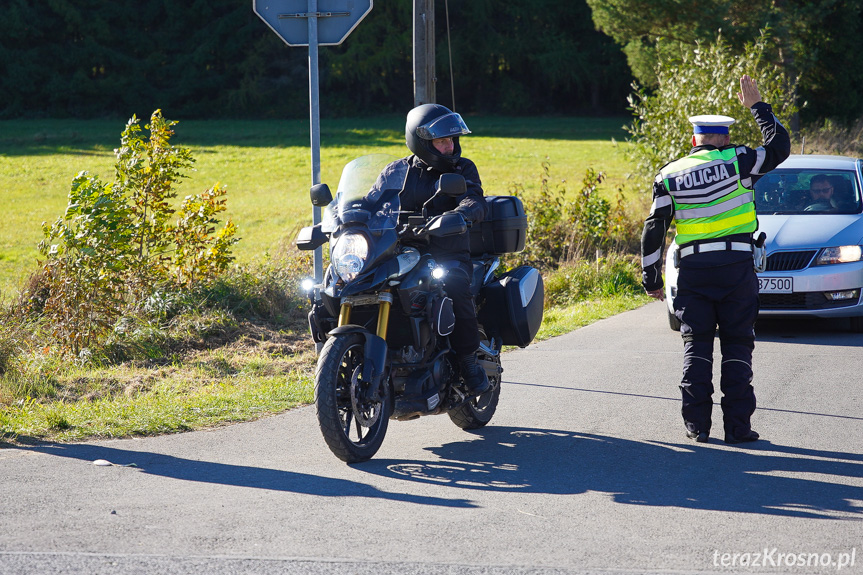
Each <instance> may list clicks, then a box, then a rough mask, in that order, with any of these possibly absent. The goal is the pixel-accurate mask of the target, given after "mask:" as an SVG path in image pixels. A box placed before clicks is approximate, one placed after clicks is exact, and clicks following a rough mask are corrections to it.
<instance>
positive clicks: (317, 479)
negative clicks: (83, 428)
mask: <svg viewBox="0 0 863 575" xmlns="http://www.w3.org/2000/svg"><path fill="white" fill-rule="evenodd" d="M25 449H26V450H27V451H34V452H38V453H45V454H50V455H56V456H58V457H69V458H72V459H80V460H82V461H86V462H93V461H97V460H99V459H104V460H106V461H109V462H111V463H112V464H114V465H118V466H130V467H134V468H136V469H138V470H140V471H141V472H142V473H147V474H150V475H156V476H161V477H167V478H171V479H179V480H182V481H196V482H202V483H213V484H217V485H233V486H237V487H251V488H255V489H266V490H271V491H289V492H293V493H301V494H307V495H318V496H323V497H371V498H375V499H388V500H391V501H403V502H405V503H417V504H420V505H437V506H442V507H458V508H469V507H476V505H475V504H474V503H472V502H471V501H469V500H467V499H451V498H441V497H427V496H420V495H411V494H407V493H399V492H387V491H382V490H380V489H378V488H376V487H373V486H371V485H367V484H365V483H360V482H357V481H350V480H347V479H337V478H333V477H324V476H321V475H310V474H307V473H296V472H293V471H284V470H279V469H267V468H263V467H251V466H243V465H230V464H226V463H214V462H211V461H196V460H193V459H184V458H181V457H174V456H171V455H163V454H160V453H150V452H146V451H131V450H126V449H115V448H113V447H104V446H99V445H91V444H44V445H38V446H33V447H28V448H25ZM326 455H327V456H329V453H327V454H326Z"/></svg>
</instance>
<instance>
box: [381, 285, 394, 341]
mask: <svg viewBox="0 0 863 575" xmlns="http://www.w3.org/2000/svg"><path fill="white" fill-rule="evenodd" d="M384 293H386V292H384ZM381 295H383V294H381ZM386 295H390V294H389V293H387V294H386ZM391 305H393V302H392V296H390V299H389V300H386V299H381V305H380V307H378V337H379V338H381V339H382V340H384V341H386V339H387V324H388V323H389V321H390V306H391Z"/></svg>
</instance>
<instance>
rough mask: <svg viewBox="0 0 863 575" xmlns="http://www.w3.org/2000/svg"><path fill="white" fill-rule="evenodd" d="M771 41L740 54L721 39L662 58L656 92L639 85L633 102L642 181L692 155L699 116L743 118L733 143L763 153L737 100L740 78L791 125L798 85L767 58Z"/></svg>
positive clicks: (634, 151)
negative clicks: (754, 85)
mask: <svg viewBox="0 0 863 575" xmlns="http://www.w3.org/2000/svg"><path fill="white" fill-rule="evenodd" d="M766 49H767V36H766V35H765V34H762V35H761V36H760V37H759V38H758V39H757V40H756V41H755V42H754V43H752V44H749V45H747V46H746V47H745V49H744V52H743V54H735V53H733V52H732V50H731V49H730V48H729V46H728V45H727V44H726V43H725V42H724V41H723V39H722V37H721V36H720V37H719V38H718V39H717V40H716V42H714V43H712V44H702V43H699V44H698V45H697V47H696V49H695V50H692V51H691V52H688V53H684V54H683V56H682V58H681V59H680V60H677V59H668V58H667V57H660V59H659V64H658V65H657V69H656V75H657V78H658V82H659V86H658V88H657V89H656V91H655V92H653V93H651V92H648V91H647V90H646V89H644V88H643V87H639V86H637V85H635V84H633V88H634V89H635V92H634V93H633V94H631V95H630V96H629V104H630V109H631V110H632V112H633V114H634V116H635V119H634V120H633V123H632V124H631V125H630V126H628V127H627V130H628V131H629V133H630V134H631V135H632V138H631V142H632V144H633V146H632V147H631V148H630V152H629V157H630V159H631V160H632V163H633V165H634V166H635V172H636V174H637V175H638V176H640V177H642V178H644V179H646V180H650V179H652V178H653V177H654V175H655V174H656V172H658V171H659V168H661V167H662V166H663V165H665V164H666V163H668V162H670V161H671V160H673V159H675V158H678V157H681V156H684V155H686V154H687V153H688V152H689V149H690V139H691V134H692V125H691V124H690V123H689V121H688V118H689V117H690V116H693V115H698V114H724V115H728V116H731V117H734V118H737V120H738V122H737V123H736V124H734V126H733V127H732V138H731V140H732V141H733V142H734V143H736V144H745V145H748V146H752V147H757V146H759V145H760V144H761V142H762V137H761V132H760V130H759V129H758V127H757V126H756V124H755V122H754V121H752V119H751V118H750V113H749V111H748V110H745V109H744V108H743V107H742V106H741V105H740V101H739V100H738V98H737V92H738V91H739V90H740V78H741V76H743V75H744V74H749V75H750V76H752V78H754V79H755V81H756V82H757V84H758V89H759V91H760V92H761V96H762V99H763V100H764V101H765V102H768V103H770V104H772V106H773V112H774V114H776V117H777V118H779V119H780V121H782V122H784V123H787V122H788V121H790V119H791V118H792V116H794V115H795V114H796V113H797V111H798V108H797V104H796V102H795V101H794V93H795V85H796V79H794V80H792V79H789V78H787V77H786V76H785V73H784V72H783V71H782V70H781V69H780V68H778V67H777V66H775V65H773V64H771V63H770V62H769V61H768V59H767V57H766V55H765V52H766Z"/></svg>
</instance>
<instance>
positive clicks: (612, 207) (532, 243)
mask: <svg viewBox="0 0 863 575" xmlns="http://www.w3.org/2000/svg"><path fill="white" fill-rule="evenodd" d="M542 170H543V171H542V175H541V176H540V189H539V194H538V195H536V196H530V197H528V196H526V195H525V194H524V192H523V189H522V188H521V187H520V186H514V187H513V188H512V189H511V193H513V194H514V195H516V196H520V197H521V198H522V202H523V203H524V207H525V212H526V213H527V224H528V234H527V236H528V241H527V242H526V245H525V249H524V251H523V252H520V253H518V254H514V255H511V256H508V257H507V258H505V263H506V264H507V265H512V266H515V265H521V264H530V265H533V266H536V267H538V268H540V269H555V268H557V267H558V266H560V265H561V264H563V263H565V262H572V261H575V260H577V259H579V258H583V257H587V258H589V259H594V258H595V257H597V254H598V253H601V252H603V251H621V250H623V251H629V250H632V249H633V248H634V246H636V245H637V234H638V231H639V230H640V222H638V221H636V220H635V219H633V218H631V217H630V215H629V213H628V206H627V203H626V201H625V200H624V196H623V191H622V190H621V189H618V190H617V193H616V195H615V200H614V202H613V203H612V202H610V201H609V200H607V199H605V198H604V197H602V195H601V193H600V184H601V183H602V182H603V180H604V179H605V174H603V173H602V172H596V171H595V170H594V169H593V168H588V169H587V170H586V171H585V175H584V178H583V179H582V182H581V190H580V191H579V192H578V193H577V194H576V196H575V198H574V199H569V198H568V197H567V191H566V187H565V183H566V180H562V181H561V183H560V184H559V185H557V186H554V187H553V186H552V185H551V183H550V182H551V180H552V176H551V164H550V163H549V162H548V161H547V160H546V161H545V162H543V164H542Z"/></svg>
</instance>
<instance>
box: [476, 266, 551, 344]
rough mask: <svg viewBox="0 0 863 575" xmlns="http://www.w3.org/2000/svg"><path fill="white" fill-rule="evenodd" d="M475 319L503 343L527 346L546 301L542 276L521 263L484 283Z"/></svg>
mask: <svg viewBox="0 0 863 575" xmlns="http://www.w3.org/2000/svg"><path fill="white" fill-rule="evenodd" d="M480 295H481V297H482V299H483V302H482V305H481V306H480V309H479V313H478V314H477V319H478V320H479V322H480V323H481V324H482V326H483V327H484V328H485V330H486V333H488V334H489V335H495V336H497V337H499V338H501V342H502V343H503V345H517V346H518V347H527V346H528V345H529V344H530V342H531V341H533V338H534V337H536V332H538V331H539V326H540V325H541V324H542V312H543V306H544V304H545V288H544V285H543V283H542V276H541V275H540V274H539V271H537V270H536V269H535V268H532V267H530V266H521V267H518V268H515V269H514V270H511V271H508V272H506V273H505V274H502V275H501V276H500V277H498V278H497V279H496V280H495V281H493V282H491V283H490V284H488V285H487V286H485V287H484V288H483V289H482V291H481V292H480Z"/></svg>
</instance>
